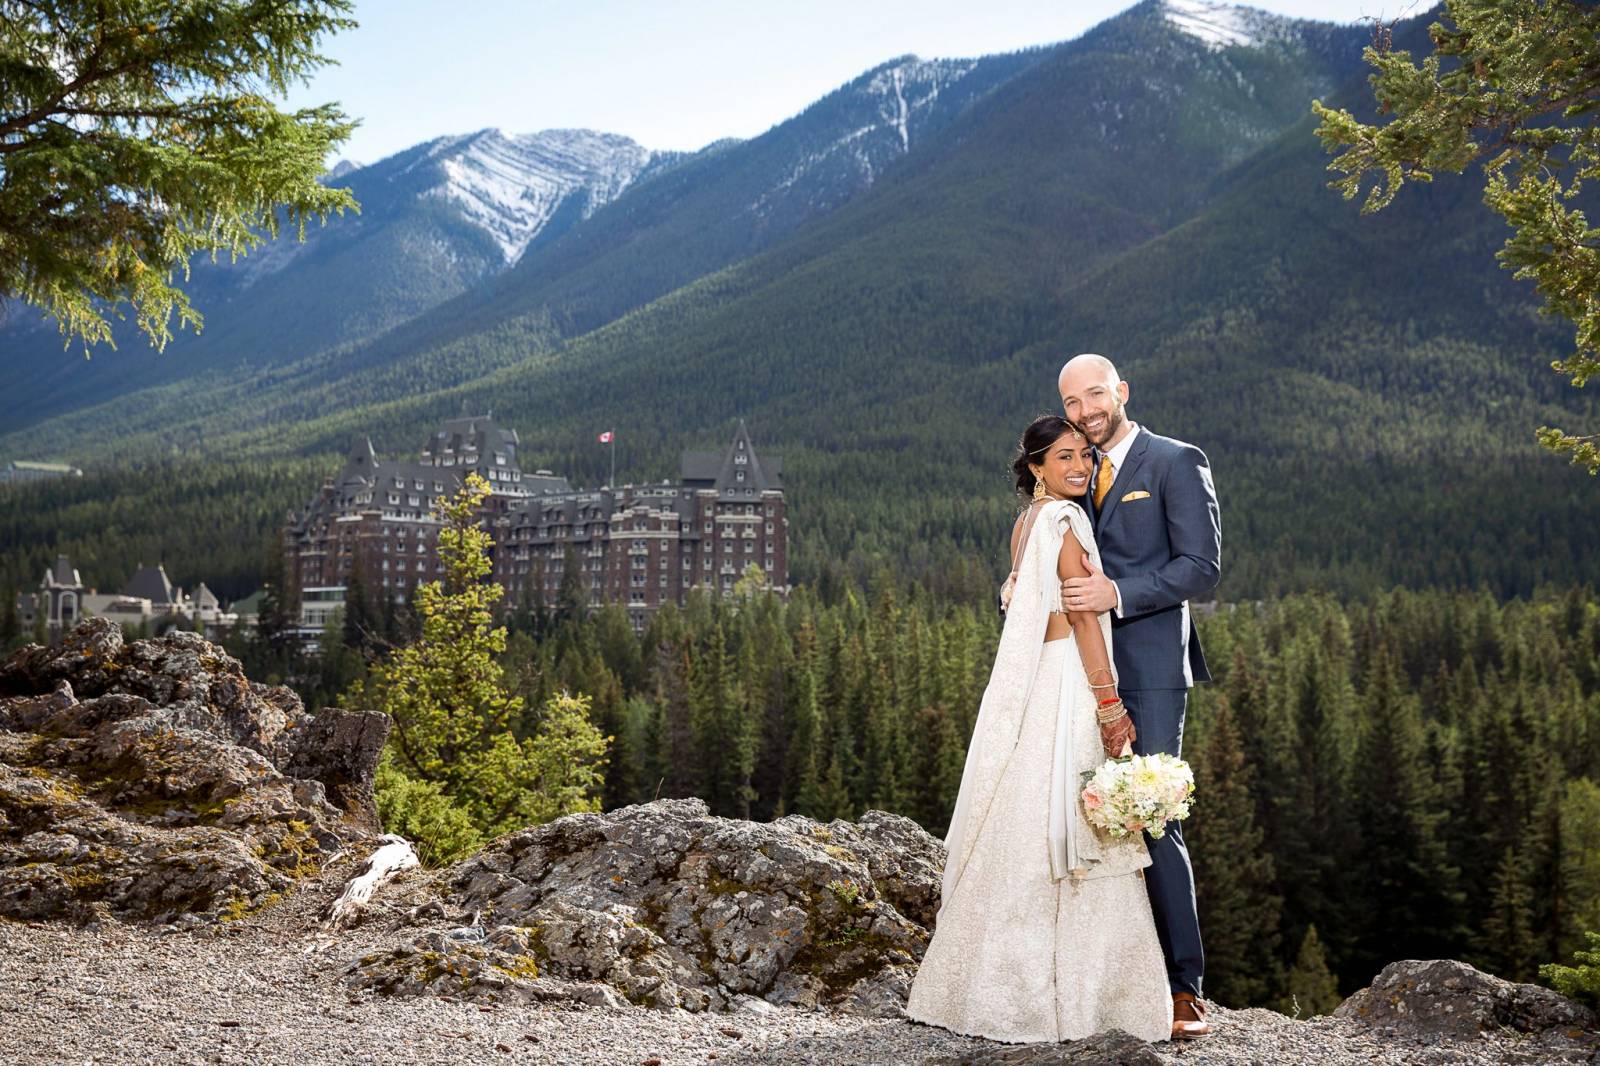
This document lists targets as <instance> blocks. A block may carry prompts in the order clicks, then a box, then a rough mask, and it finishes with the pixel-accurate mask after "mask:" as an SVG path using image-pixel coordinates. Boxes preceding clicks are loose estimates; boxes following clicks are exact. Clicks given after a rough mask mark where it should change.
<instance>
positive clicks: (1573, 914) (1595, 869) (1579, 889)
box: [1556, 777, 1600, 958]
mask: <svg viewBox="0 0 1600 1066" xmlns="http://www.w3.org/2000/svg"><path fill="white" fill-rule="evenodd" d="M1558 896H1559V898H1560V900H1561V907H1560V909H1559V911H1558V914H1557V920H1558V927H1557V937H1556V955H1557V957H1558V958H1567V957H1569V956H1570V955H1572V953H1573V952H1575V951H1580V950H1582V949H1583V948H1584V947H1585V946H1586V945H1585V938H1586V936H1587V934H1588V933H1589V932H1591V931H1592V932H1600V785H1597V784H1595V783H1594V782H1593V781H1591V780H1589V779H1588V778H1584V777H1580V778H1576V779H1574V780H1572V781H1568V782H1567V788H1566V793H1565V795H1564V796H1563V797H1562V801H1561V889H1560V892H1559V893H1558Z"/></svg>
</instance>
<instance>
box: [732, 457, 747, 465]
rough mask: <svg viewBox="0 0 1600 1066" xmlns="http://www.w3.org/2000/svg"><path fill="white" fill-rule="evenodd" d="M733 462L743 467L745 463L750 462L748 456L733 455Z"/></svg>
mask: <svg viewBox="0 0 1600 1066" xmlns="http://www.w3.org/2000/svg"><path fill="white" fill-rule="evenodd" d="M733 461H734V462H735V463H737V464H738V465H740V466H743V465H744V464H745V463H748V462H749V461H750V457H749V456H748V455H735V456H734V457H733Z"/></svg>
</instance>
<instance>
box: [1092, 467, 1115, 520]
mask: <svg viewBox="0 0 1600 1066" xmlns="http://www.w3.org/2000/svg"><path fill="white" fill-rule="evenodd" d="M1116 476H1117V471H1116V469H1115V468H1114V467H1113V466H1112V465H1111V456H1109V455H1102V456H1101V457H1100V473H1098V474H1097V475H1095V479H1094V509H1095V510H1096V511H1098V510H1100V508H1101V507H1102V506H1104V504H1105V502H1106V495H1107V494H1108V493H1110V492H1111V482H1112V480H1113V479H1115V478H1116Z"/></svg>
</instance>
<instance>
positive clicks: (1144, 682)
mask: <svg viewBox="0 0 1600 1066" xmlns="http://www.w3.org/2000/svg"><path fill="white" fill-rule="evenodd" d="M1096 474H1097V475H1098V469H1097V470H1096ZM1096 480H1098V477H1097V478H1096ZM1094 492H1095V486H1094V484H1093V483H1092V482H1091V484H1090V487H1089V493H1090V495H1089V499H1090V500H1093V499H1094ZM1092 510H1094V529H1095V540H1096V541H1098V542H1099V545H1100V559H1101V564H1102V565H1103V566H1104V568H1105V574H1106V576H1107V577H1109V578H1110V579H1111V580H1113V581H1115V582H1116V583H1117V588H1118V590H1119V591H1120V592H1121V593H1122V617H1121V618H1118V617H1117V616H1116V615H1115V614H1113V615H1112V622H1111V626H1112V630H1113V633H1114V636H1113V645H1114V647H1113V650H1112V655H1113V658H1114V660H1115V662H1116V667H1117V678H1118V681H1119V683H1120V684H1121V686H1122V687H1123V688H1126V689H1134V690H1139V689H1175V688H1188V687H1189V686H1190V685H1192V684H1194V683H1195V682H1196V681H1210V680H1211V671H1210V670H1208V669H1207V668H1206V657H1205V653H1204V651H1203V650H1202V649H1201V647H1200V636H1199V634H1198V633H1196V632H1195V629H1194V626H1193V624H1192V623H1191V620H1190V618H1189V600H1191V599H1196V598H1199V597H1201V596H1205V595H1207V594H1209V593H1210V592H1212V591H1213V590H1214V589H1215V588H1216V587H1217V580H1218V578H1219V577H1221V574H1222V519H1221V512H1220V511H1219V509H1218V507H1217V492H1216V488H1215V486H1213V484H1212V482H1211V466H1210V464H1209V463H1208V462H1207V461H1206V456H1205V453H1204V452H1202V451H1201V450H1200V449H1199V448H1196V447H1195V446H1194V445H1192V444H1185V443H1184V442H1183V441H1179V440H1172V439H1171V438H1170V437H1160V436H1157V435H1156V434H1154V433H1151V432H1150V431H1149V430H1147V429H1145V428H1144V427H1143V426H1141V427H1140V428H1139V435H1138V436H1137V437H1135V438H1134V442H1133V447H1132V448H1131V449H1130V450H1129V451H1128V456H1127V459H1126V461H1125V462H1124V463H1123V465H1122V469H1121V470H1119V471H1117V476H1116V480H1115V481H1113V482H1112V484H1111V492H1110V493H1109V494H1108V495H1107V496H1106V499H1105V504H1104V506H1103V507H1101V508H1099V509H1092Z"/></svg>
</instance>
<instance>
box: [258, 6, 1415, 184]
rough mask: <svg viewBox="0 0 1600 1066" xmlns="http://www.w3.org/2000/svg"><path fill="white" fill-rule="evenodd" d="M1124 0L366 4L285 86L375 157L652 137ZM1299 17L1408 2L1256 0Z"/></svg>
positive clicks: (749, 132) (742, 118)
mask: <svg viewBox="0 0 1600 1066" xmlns="http://www.w3.org/2000/svg"><path fill="white" fill-rule="evenodd" d="M1128 6H1129V3H1128V2H1127V0H1054V2H1045V0H983V2H982V3H978V2H975V0H917V2H915V3H913V2H909V0H806V2H804V3H777V2H772V0H766V2H760V0H758V2H755V3H752V2H750V0H742V2H734V0H656V2H653V3H650V2H643V0H522V2H519V3H512V2H509V0H456V2H454V3H440V2H438V0H431V2H429V0H365V2H358V4H357V7H356V18H357V20H358V21H359V22H360V23H361V26H360V28H359V29H356V30H353V31H351V32H349V33H346V34H342V35H340V36H339V37H336V38H333V39H332V40H331V41H329V42H327V44H326V47H325V51H326V53H327V54H329V55H330V56H332V57H333V58H334V59H337V60H338V61H339V64H340V65H339V66H336V67H330V68H327V69H325V70H324V71H322V72H320V73H319V74H318V75H317V76H316V77H315V78H314V80H313V81H312V82H311V84H310V85H309V86H306V87H304V88H302V89H300V90H298V91H297V92H295V93H294V94H293V95H292V96H291V97H290V99H289V103H290V104H291V105H294V106H304V105H308V104H313V103H322V102H325V101H329V100H336V101H339V102H340V103H341V104H342V105H343V106H344V109H345V110H346V111H347V112H348V113H350V114H351V115H353V116H355V117H357V118H360V119H361V120H362V128H361V129H359V130H357V131H356V133H355V136H354V137H352V138H351V140H350V142H349V143H348V144H347V145H346V146H345V147H344V148H343V149H342V150H341V152H340V155H341V156H343V157H345V158H350V159H354V160H357V161H359V162H362V163H371V162H375V161H377V160H378V159H380V158H382V157H383V156H386V155H389V154H391V153H393V152H396V151H399V150H400V149H402V148H405V147H407V146H408V145H412V144H416V143H418V142H419V141H424V140H427V139H429V138H431V137H437V136H440V135H441V134H447V133H465V132H468V131H471V130H476V129H482V128H484V127H486V126H499V127H501V128H503V129H506V130H508V131H510V132H514V133H531V132H534V131H536V130H542V129H551V128H559V127H587V128H590V129H598V130H605V131H608V132H613V133H621V134H625V135H627V136H629V137H632V138H633V139H634V140H636V141H638V142H639V143H640V144H643V145H645V146H647V147H650V148H672V149H695V148H699V147H702V146H703V145H705V144H707V143H709V142H711V141H714V140H716V139H718V138H720V137H751V136H754V135H756V134H758V133H761V132H762V131H763V130H766V129H767V128H769V127H770V126H772V125H774V124H776V123H778V122H781V121H783V120H784V119H786V118H788V117H789V116H791V115H794V114H795V113H797V112H799V111H800V110H801V109H803V108H804V107H805V106H806V105H807V104H809V103H811V102H812V101H813V100H815V99H817V98H818V97H820V96H822V95H823V94H824V93H826V92H828V91H829V90H830V89H833V88H836V87H837V86H839V85H841V84H843V83H844V82H846V81H849V80H850V79H851V78H853V77H855V76H856V75H857V74H860V73H861V72H862V71H864V70H867V69H869V68H870V67H873V66H876V65H877V64H878V63H881V62H883V61H884V60H886V59H891V58H893V57H895V56H899V55H905V54H907V53H915V54H917V55H920V56H923V57H934V56H973V55H986V54H990V53H994V52H1006V51H1012V50H1015V49H1018V48H1025V47H1028V46H1030V45H1037V44H1048V43H1051V42H1054V41H1061V40H1066V39H1068V38H1071V37H1076V36H1078V35H1079V34H1081V33H1083V32H1084V31H1085V30H1087V29H1088V28H1089V27H1091V26H1093V25H1094V24H1096V23H1098V22H1101V21H1103V20H1104V19H1106V18H1109V17H1110V16H1112V15H1114V14H1116V13H1117V12H1118V11H1120V10H1123V9H1125V8H1127V7H1128ZM1253 6H1257V7H1261V8H1264V9H1266V10H1269V11H1275V12H1278V13H1280V14H1285V15H1292V16H1295V17H1297V18H1316V19H1324V20H1327V21H1333V22H1353V21H1356V20H1358V19H1361V18H1363V17H1379V18H1385V19H1392V18H1394V17H1396V16H1397V15H1408V14H1415V13H1417V12H1418V11H1420V10H1425V9H1426V5H1424V4H1421V3H1418V2H1416V0H1412V2H1409V3H1406V2H1402V0H1322V2H1317V0H1268V2H1265V3H1259V4H1255V5H1253Z"/></svg>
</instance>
